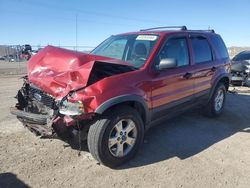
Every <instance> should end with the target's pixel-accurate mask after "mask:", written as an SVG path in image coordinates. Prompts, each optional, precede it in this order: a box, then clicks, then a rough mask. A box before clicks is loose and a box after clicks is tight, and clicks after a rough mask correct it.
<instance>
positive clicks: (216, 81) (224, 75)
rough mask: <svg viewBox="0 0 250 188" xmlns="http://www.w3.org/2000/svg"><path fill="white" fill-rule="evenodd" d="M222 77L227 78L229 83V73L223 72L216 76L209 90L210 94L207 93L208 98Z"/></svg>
mask: <svg viewBox="0 0 250 188" xmlns="http://www.w3.org/2000/svg"><path fill="white" fill-rule="evenodd" d="M223 78H227V79H228V80H229V83H230V76H229V73H224V74H221V75H220V76H218V77H217V78H216V79H215V80H214V82H213V87H212V89H211V91H210V94H209V100H210V99H211V97H212V96H213V93H214V90H215V88H216V86H217V85H218V83H219V81H220V80H221V79H223Z"/></svg>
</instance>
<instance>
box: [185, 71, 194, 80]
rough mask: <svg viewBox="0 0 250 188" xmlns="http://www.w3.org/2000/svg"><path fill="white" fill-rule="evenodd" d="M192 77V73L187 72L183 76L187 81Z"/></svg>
mask: <svg viewBox="0 0 250 188" xmlns="http://www.w3.org/2000/svg"><path fill="white" fill-rule="evenodd" d="M192 76H193V74H192V73H190V72H187V73H186V74H184V76H183V78H186V79H189V78H191V77H192Z"/></svg>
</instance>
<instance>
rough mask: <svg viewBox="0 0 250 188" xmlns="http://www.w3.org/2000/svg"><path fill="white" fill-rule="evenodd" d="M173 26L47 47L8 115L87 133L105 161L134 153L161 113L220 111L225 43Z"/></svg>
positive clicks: (39, 126) (52, 129) (48, 129)
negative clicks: (78, 47) (84, 45)
mask: <svg viewBox="0 0 250 188" xmlns="http://www.w3.org/2000/svg"><path fill="white" fill-rule="evenodd" d="M178 28H179V29H180V30H174V29H172V27H161V28H151V29H146V30H141V31H139V32H132V33H125V34H120V35H114V36H111V37H110V38H108V39H107V40H105V41H104V42H103V43H101V44H100V45H99V46H98V47H97V48H95V49H94V50H93V51H92V52H91V53H90V54H85V53H81V52H76V51H70V50H66V49H61V48H56V47H52V46H48V47H46V48H44V49H43V50H41V51H40V52H39V53H38V54H37V55H35V56H33V57H32V58H31V59H30V61H29V64H28V70H29V73H28V76H27V77H24V85H23V87H22V88H21V89H20V90H19V91H18V93H17V97H16V98H17V100H18V103H17V104H16V106H15V107H13V108H11V113H12V114H14V115H16V116H17V118H18V119H19V120H20V121H21V122H22V123H23V124H24V125H25V126H26V127H28V128H29V129H30V130H31V131H33V132H35V133H36V134H37V135H40V136H43V137H50V136H53V135H54V134H57V135H59V136H60V135H65V134H69V135H71V136H76V137H77V138H78V136H79V137H80V138H81V139H84V138H85V139H87V142H88V147H89V151H90V153H91V154H92V155H93V157H94V158H95V159H96V160H97V161H99V162H101V163H102V164H104V165H107V166H109V167H115V166H118V165H121V164H123V163H125V162H126V161H128V160H130V159H131V158H133V157H134V155H135V154H136V153H137V151H138V149H139V148H140V146H141V144H142V142H143V138H144V133H145V131H146V130H148V129H149V128H150V127H152V126H153V125H156V124H157V123H158V122H159V121H160V120H163V119H165V118H166V117H172V116H175V115H178V114H180V113H182V112H184V111H186V110H187V109H190V108H192V107H194V106H197V105H200V106H202V107H203V108H204V109H205V113H206V115H209V116H211V117H215V116H219V115H220V114H221V113H222V111H223V107H224V104H225V99H226V92H227V90H228V87H229V82H230V80H229V75H230V59H229V56H228V52H227V49H226V47H225V44H224V42H223V40H222V39H221V37H220V35H218V34H216V33H215V32H214V31H213V30H209V31H202V30H188V29H187V28H186V27H185V26H181V27H178ZM159 29H160V30H159ZM152 155H154V154H153V153H152Z"/></svg>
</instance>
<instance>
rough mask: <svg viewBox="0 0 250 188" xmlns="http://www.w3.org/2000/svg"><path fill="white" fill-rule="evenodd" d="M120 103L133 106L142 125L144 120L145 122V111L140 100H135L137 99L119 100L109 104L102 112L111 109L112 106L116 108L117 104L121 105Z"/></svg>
mask: <svg viewBox="0 0 250 188" xmlns="http://www.w3.org/2000/svg"><path fill="white" fill-rule="evenodd" d="M121 105H127V106H130V107H132V108H134V109H135V110H136V111H137V112H138V113H139V114H140V116H141V118H142V121H143V123H144V125H145V124H146V122H147V120H146V119H147V117H146V111H145V109H144V107H143V105H142V104H141V103H140V102H137V101H126V102H121V103H118V104H115V105H113V106H110V107H109V108H107V109H106V110H105V111H104V113H105V112H107V111H108V110H110V109H112V108H116V107H117V106H121Z"/></svg>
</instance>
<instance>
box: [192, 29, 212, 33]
mask: <svg viewBox="0 0 250 188" xmlns="http://www.w3.org/2000/svg"><path fill="white" fill-rule="evenodd" d="M189 31H197V32H202V31H203V32H211V33H215V31H214V29H205V30H203V29H201V30H199V29H198V30H196V29H194V30H192V29H191V30H189Z"/></svg>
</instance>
